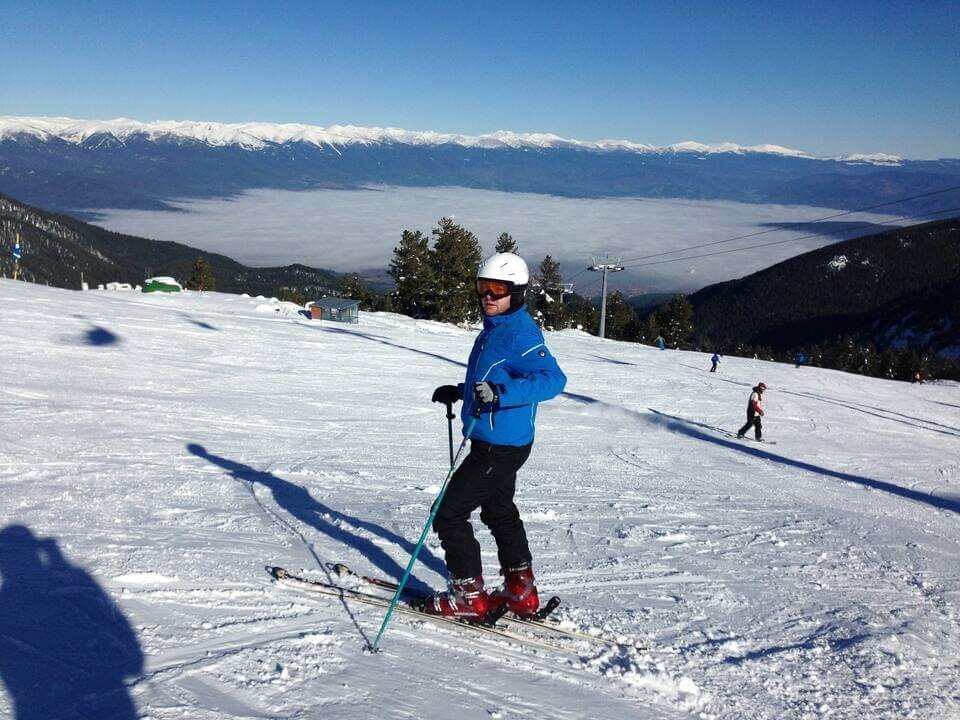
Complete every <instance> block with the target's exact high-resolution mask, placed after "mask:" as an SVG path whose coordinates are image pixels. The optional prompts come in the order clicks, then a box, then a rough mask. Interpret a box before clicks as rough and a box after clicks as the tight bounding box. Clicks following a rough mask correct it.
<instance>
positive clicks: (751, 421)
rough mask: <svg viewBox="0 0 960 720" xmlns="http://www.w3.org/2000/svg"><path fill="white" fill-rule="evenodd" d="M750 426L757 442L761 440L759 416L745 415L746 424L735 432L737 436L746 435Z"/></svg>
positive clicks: (761, 432) (761, 429) (761, 430)
mask: <svg viewBox="0 0 960 720" xmlns="http://www.w3.org/2000/svg"><path fill="white" fill-rule="evenodd" d="M751 426H752V427H753V431H754V434H755V436H756V438H757V440H761V439H762V438H763V428H762V426H761V423H760V416H759V415H747V424H746V425H744V426H743V427H742V428H740V429H739V430H738V431H737V435H746V434H747V430H749V429H750V428H751Z"/></svg>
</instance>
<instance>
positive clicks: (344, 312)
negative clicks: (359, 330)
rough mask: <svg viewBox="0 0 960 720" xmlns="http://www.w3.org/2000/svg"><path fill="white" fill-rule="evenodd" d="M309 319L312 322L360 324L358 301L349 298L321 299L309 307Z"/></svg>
mask: <svg viewBox="0 0 960 720" xmlns="http://www.w3.org/2000/svg"><path fill="white" fill-rule="evenodd" d="M310 317H311V318H312V319H313V320H333V321H334V322H344V323H353V324H354V325H356V324H358V323H359V322H360V301H359V300H351V299H350V298H336V297H329V298H323V299H321V300H317V301H315V302H314V303H313V304H311V305H310Z"/></svg>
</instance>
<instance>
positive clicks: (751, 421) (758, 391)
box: [737, 383, 767, 442]
mask: <svg viewBox="0 0 960 720" xmlns="http://www.w3.org/2000/svg"><path fill="white" fill-rule="evenodd" d="M766 389H767V386H766V385H764V384H763V383H759V384H758V385H757V386H756V387H755V388H753V392H751V393H750V399H749V400H748V401H747V424H746V425H744V426H743V427H742V428H740V429H739V430H737V438H738V439H743V436H744V435H746V434H747V430H749V429H750V426H751V425H752V426H753V431H754V433H755V434H756V438H757V440H758V441H759V442H763V429H762V428H761V425H760V418H761V417H762V416H763V391H764V390H766Z"/></svg>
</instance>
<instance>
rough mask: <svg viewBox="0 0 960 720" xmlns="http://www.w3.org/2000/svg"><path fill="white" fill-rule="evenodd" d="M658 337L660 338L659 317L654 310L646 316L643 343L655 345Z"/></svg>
mask: <svg viewBox="0 0 960 720" xmlns="http://www.w3.org/2000/svg"><path fill="white" fill-rule="evenodd" d="M658 337H660V315H659V313H657V311H656V310H654V311H653V312H651V313H650V314H649V315H648V316H647V322H646V324H645V327H644V330H643V341H644V342H645V343H646V344H647V345H656V344H657V338H658Z"/></svg>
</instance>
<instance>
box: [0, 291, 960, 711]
mask: <svg viewBox="0 0 960 720" xmlns="http://www.w3.org/2000/svg"><path fill="white" fill-rule="evenodd" d="M263 305H264V301H262V300H254V299H250V298H243V297H239V296H230V295H221V294H207V295H204V296H200V295H197V294H192V293H188V294H183V295H180V296H158V295H142V294H138V293H121V292H114V293H110V292H89V293H76V292H70V291H64V290H55V289H51V288H46V287H39V286H34V285H28V284H24V283H14V282H13V281H10V280H0V337H2V338H3V341H2V342H0V372H2V376H0V488H2V498H3V501H2V503H0V581H2V585H0V675H2V677H3V683H4V685H5V687H6V689H5V690H4V691H0V717H3V718H13V717H17V716H18V714H19V716H20V717H21V718H25V717H28V711H27V708H30V709H32V711H33V712H38V711H37V708H42V707H45V706H50V705H53V706H54V707H55V708H56V709H55V710H53V709H51V710H50V711H49V712H47V713H46V714H39V715H38V714H34V715H29V717H41V716H45V717H61V716H62V717H67V716H71V713H72V712H73V711H74V710H75V709H76V708H78V707H83V708H85V709H87V708H90V707H96V708H97V710H96V712H92V711H87V714H85V715H83V714H81V715H82V716H84V717H98V718H132V717H135V716H136V714H137V713H139V716H140V717H148V718H154V719H156V720H167V719H169V718H184V717H187V718H191V719H199V720H208V719H210V720H212V719H214V718H216V719H218V720H226V719H233V718H268V717H269V718H337V719H344V720H360V719H361V718H369V717H372V716H374V715H376V716H378V717H381V716H382V717H387V718H430V719H433V718H436V719H438V720H439V719H440V718H449V717H451V716H453V717H458V718H464V719H467V718H528V717H529V718H567V719H573V718H598V717H617V718H620V717H629V718H681V717H704V718H707V717H714V718H814V717H817V718H819V717H831V718H908V717H910V718H950V717H954V718H956V717H960V697H958V690H957V688H958V687H960V610H958V602H960V575H958V567H960V565H958V559H960V523H958V519H960V457H958V452H957V450H958V447H960V444H958V439H960V388H958V386H957V385H936V386H933V385H926V386H911V385H906V384H901V383H893V382H884V381H879V380H875V379H870V378H864V377H859V376H852V375H845V374H842V373H837V372H832V371H821V370H816V369H811V368H804V369H800V370H797V369H794V368H793V367H791V366H785V365H776V364H771V363H765V362H760V361H751V360H743V359H737V358H724V359H723V361H722V362H721V365H720V371H719V372H718V373H717V374H710V373H708V372H706V368H707V367H708V363H707V358H708V355H706V354H697V353H682V352H669V351H668V352H659V351H656V350H654V349H651V348H647V347H641V346H637V345H631V344H623V343H615V342H609V341H601V340H598V339H596V338H593V337H590V336H587V335H584V334H582V333H578V332H571V331H568V332H564V333H560V334H553V335H551V336H550V337H549V338H548V342H549V343H550V344H551V347H552V348H553V350H554V352H555V354H556V356H557V358H558V359H559V361H560V363H561V365H562V367H563V368H564V369H565V371H566V372H567V374H568V376H569V378H570V382H569V385H568V388H567V392H566V394H565V395H563V396H562V397H560V398H558V399H557V400H555V401H553V402H551V403H548V404H545V405H544V406H543V407H542V408H541V411H540V413H539V427H538V431H539V437H538V440H537V443H536V445H535V447H534V452H533V455H532V457H531V459H530V461H529V463H528V465H527V467H525V468H524V470H523V471H522V473H521V478H520V491H519V503H520V505H521V510H522V512H523V515H524V519H525V522H526V525H527V528H528V533H529V535H530V540H531V547H532V550H533V552H534V556H535V560H536V568H537V569H538V572H539V580H540V584H541V587H542V588H543V590H544V591H545V592H547V593H558V594H559V595H561V596H562V597H563V599H564V603H565V604H564V606H563V607H562V608H561V610H560V611H558V612H559V614H560V616H561V617H562V618H564V619H566V620H568V621H569V623H571V624H572V625H575V626H577V627H581V628H584V629H589V628H602V629H603V630H604V631H605V632H606V633H607V634H610V635H617V636H619V637H620V638H621V639H622V640H623V643H624V644H623V645H621V646H619V647H618V648H617V649H609V648H606V647H604V646H602V645H599V644H596V645H592V644H578V645H574V646H573V647H572V650H574V651H575V654H574V655H569V654H561V653H554V652H552V651H547V650H541V649H529V648H527V649H524V648H519V647H515V646H512V645H509V644H505V643H503V642H501V641H489V640H484V639H477V638H470V637H469V636H468V635H464V634H458V633H456V632H451V631H449V630H445V629H440V628H434V627H432V626H429V625H424V626H421V625H418V624H416V623H411V622H410V621H407V620H403V619H398V620H397V621H395V622H394V624H393V626H392V627H391V629H390V630H389V631H388V634H387V636H386V638H385V640H384V643H383V652H382V653H381V654H379V655H376V656H374V655H370V654H368V653H364V652H363V647H364V644H365V642H366V641H367V640H368V639H370V638H372V636H373V634H374V633H375V632H376V630H377V627H378V626H379V622H380V620H381V617H382V612H381V611H380V610H379V609H376V608H367V607H364V606H360V605H344V604H343V603H341V602H340V601H337V600H333V599H330V598H325V597H319V598H315V597H306V596H304V595H303V594H301V593H298V592H297V591H293V590H290V589H285V588H281V587H278V586H276V585H273V584H272V583H271V582H270V579H269V577H268V576H267V574H266V573H265V572H264V570H263V566H264V565H265V564H267V563H276V564H281V565H284V566H286V567H291V568H304V569H306V570H308V571H311V572H312V573H314V574H315V575H316V576H318V577H323V576H324V571H323V569H322V563H325V562H328V561H336V560H343V561H345V562H347V563H349V564H350V565H352V566H354V567H356V568H358V569H361V570H364V571H367V572H370V573H376V574H386V575H394V576H396V575H398V574H399V572H400V571H401V568H402V566H403V565H404V564H405V562H406V560H407V558H408V550H409V547H410V544H411V542H412V541H413V540H415V539H416V537H417V535H418V534H419V531H420V528H421V527H422V523H423V521H424V519H425V517H426V514H427V512H428V511H429V506H430V503H431V500H432V498H433V497H434V494H435V493H436V491H437V490H438V487H439V483H440V481H442V479H443V475H444V473H445V465H446V463H447V447H446V421H445V419H444V417H443V412H442V409H440V408H439V407H438V406H435V405H431V404H430V402H429V396H430V392H431V391H432V389H433V388H434V387H435V386H436V385H438V384H441V383H446V382H453V381H456V379H457V378H458V376H459V375H460V374H461V373H462V372H463V368H462V363H463V362H464V360H465V358H466V356H467V352H468V350H469V347H470V345H471V342H472V339H473V336H474V333H473V332H472V331H468V330H463V329H458V328H453V327H449V326H445V325H440V324H436V323H431V322H418V321H414V320H411V319H408V318H403V317H400V316H396V315H390V314H375V315H364V317H363V318H362V320H361V324H360V325H359V326H333V325H332V324H327V323H325V324H323V325H321V324H319V323H316V322H311V321H309V320H306V319H304V318H300V317H298V316H296V315H295V314H291V315H286V316H284V315H282V314H278V313H276V312H274V311H273V310H271V309H270V307H263ZM761 379H762V380H764V381H765V382H766V383H767V384H768V385H769V386H770V391H769V393H768V400H767V406H768V412H767V418H766V421H767V423H766V433H767V435H768V436H769V437H770V438H771V439H775V440H777V444H776V445H759V444H756V443H752V442H749V443H748V442H745V441H744V442H738V441H736V440H733V439H731V438H730V437H729V436H728V435H727V434H724V432H723V431H722V430H730V429H735V428H736V427H737V426H738V425H739V424H740V423H741V422H742V414H743V407H744V405H745V403H746V398H747V393H748V392H749V388H750V386H751V385H752V384H754V383H755V382H757V381H758V380H761ZM712 428H719V429H712ZM478 535H479V537H480V538H481V542H482V543H483V546H484V553H485V555H484V557H485V563H486V566H487V568H488V570H487V573H488V577H491V578H492V577H495V570H496V565H495V555H494V551H493V544H492V541H491V539H490V537H489V535H488V534H487V533H486V532H485V531H483V530H480V531H479V533H478ZM440 558H441V554H440V550H439V547H438V545H437V543H436V542H435V541H434V540H431V542H430V544H429V545H428V548H427V552H426V553H425V556H424V562H422V563H421V564H420V565H419V566H418V567H417V569H416V582H417V583H418V584H423V585H430V586H435V587H436V586H439V585H440V584H441V583H442V574H441V573H442V565H441V562H440ZM14 703H21V706H20V707H21V710H19V711H18V712H15V710H14ZM133 706H135V707H136V709H137V710H136V711H134V710H133V709H132V707H133Z"/></svg>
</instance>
